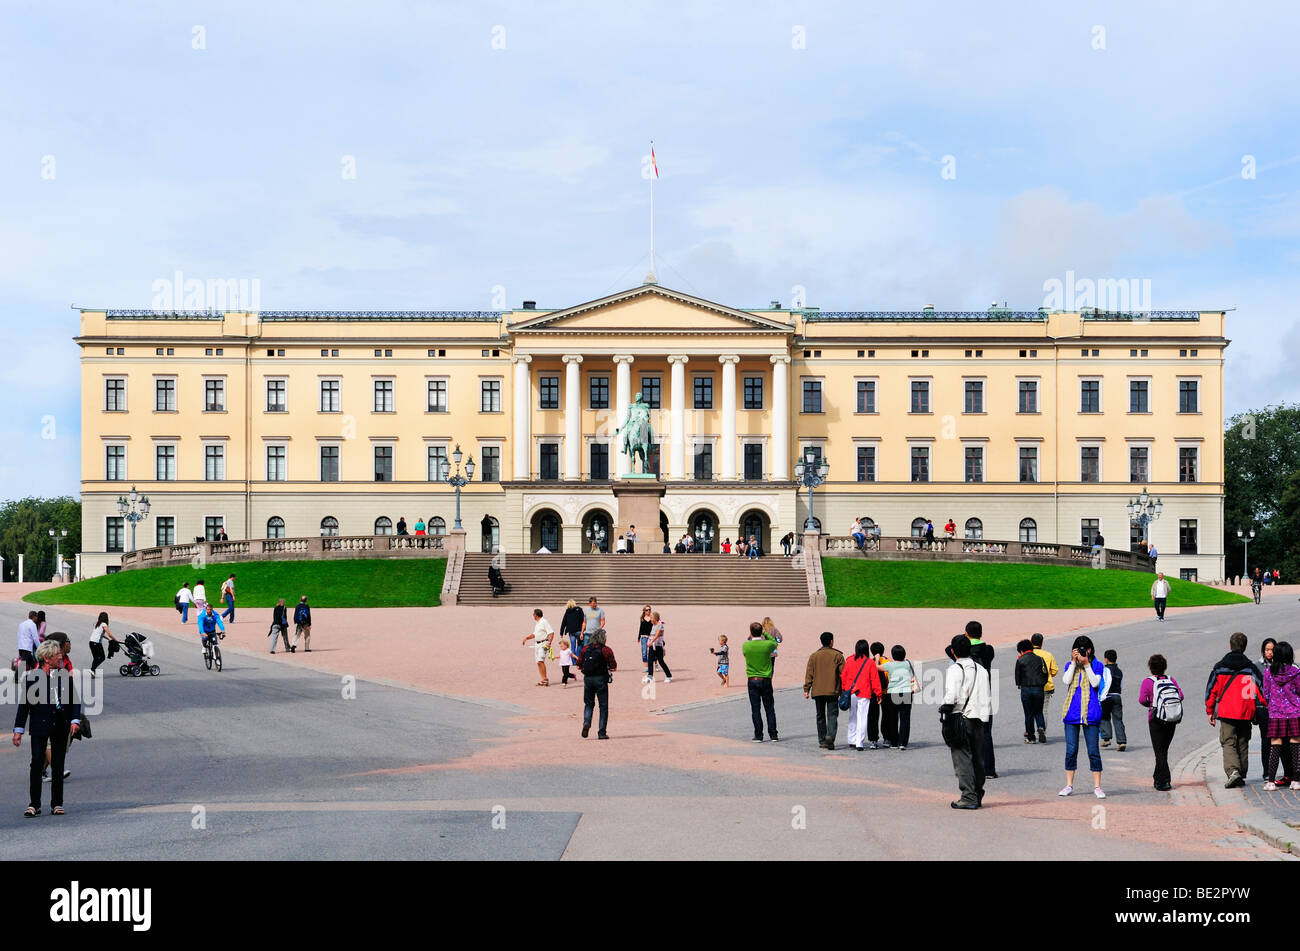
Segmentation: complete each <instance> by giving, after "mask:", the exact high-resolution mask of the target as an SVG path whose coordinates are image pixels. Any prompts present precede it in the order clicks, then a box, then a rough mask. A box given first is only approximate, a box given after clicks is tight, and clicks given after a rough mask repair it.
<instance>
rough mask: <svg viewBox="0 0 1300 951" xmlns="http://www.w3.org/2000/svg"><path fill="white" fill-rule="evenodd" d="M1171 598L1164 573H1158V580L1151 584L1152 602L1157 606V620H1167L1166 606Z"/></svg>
mask: <svg viewBox="0 0 1300 951" xmlns="http://www.w3.org/2000/svg"><path fill="white" fill-rule="evenodd" d="M1168 598H1169V582H1168V581H1166V580H1165V573H1164V572H1163V571H1160V572H1157V573H1156V580H1155V581H1153V582H1151V600H1152V601H1153V602H1154V603H1155V606H1156V620H1157V621H1163V620H1164V619H1165V604H1166V603H1168Z"/></svg>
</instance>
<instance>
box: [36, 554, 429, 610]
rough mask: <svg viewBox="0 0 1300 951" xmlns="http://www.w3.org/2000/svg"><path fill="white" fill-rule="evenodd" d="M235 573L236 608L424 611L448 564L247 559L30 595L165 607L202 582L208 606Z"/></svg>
mask: <svg viewBox="0 0 1300 951" xmlns="http://www.w3.org/2000/svg"><path fill="white" fill-rule="evenodd" d="M232 571H233V572H234V573H235V594H236V596H237V600H236V602H235V609H236V611H241V610H245V609H249V608H270V607H272V606H274V605H275V602H276V600H277V599H278V598H284V600H285V603H286V604H287V605H289V606H290V607H291V608H292V606H293V605H294V604H296V603H297V602H298V598H299V596H300V595H304V594H305V595H307V597H308V599H309V600H310V602H311V605H312V607H316V608H396V607H423V606H432V605H436V604H438V603H439V598H440V596H441V593H442V579H443V575H444V574H445V573H446V571H447V559H445V558H428V559H424V558H421V559H411V560H406V559H403V560H396V559H394V560H392V561H386V560H382V559H360V558H359V559H356V560H350V561H249V562H239V563H235V564H221V565H213V566H209V567H208V568H206V569H204V570H203V571H202V572H196V571H195V570H194V569H193V568H192V567H190V566H189V565H176V566H172V567H167V568H141V569H137V570H134V571H120V572H117V573H116V574H111V575H104V576H102V577H99V578H88V579H86V580H85V581H78V582H77V583H76V584H69V585H62V586H60V587H57V588H50V589H48V590H46V591H36V592H33V593H32V594H29V595H28V596H27V597H26V598H25V599H24V600H27V601H30V602H32V603H34V604H95V605H102V606H104V607H109V606H113V605H116V606H125V607H155V608H166V607H171V605H172V597H173V595H175V594H176V592H177V591H178V590H179V589H180V586H181V585H182V584H184V583H185V582H187V581H188V582H189V583H190V585H191V586H193V584H194V582H196V581H197V580H198V579H199V578H200V577H202V578H203V580H204V584H205V585H206V587H207V589H208V598H209V600H211V601H212V602H213V603H214V604H215V603H216V602H217V601H218V600H219V597H218V596H219V594H220V592H221V582H222V581H224V580H225V579H226V578H227V577H229V576H230V573H231V572H232Z"/></svg>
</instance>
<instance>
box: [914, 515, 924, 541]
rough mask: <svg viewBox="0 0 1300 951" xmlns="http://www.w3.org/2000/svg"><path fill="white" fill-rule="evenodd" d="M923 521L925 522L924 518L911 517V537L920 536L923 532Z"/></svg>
mask: <svg viewBox="0 0 1300 951" xmlns="http://www.w3.org/2000/svg"><path fill="white" fill-rule="evenodd" d="M925 522H926V520H925V519H923V518H914V519H912V537H913V538H920V537H921V536H922V535H924V534H925Z"/></svg>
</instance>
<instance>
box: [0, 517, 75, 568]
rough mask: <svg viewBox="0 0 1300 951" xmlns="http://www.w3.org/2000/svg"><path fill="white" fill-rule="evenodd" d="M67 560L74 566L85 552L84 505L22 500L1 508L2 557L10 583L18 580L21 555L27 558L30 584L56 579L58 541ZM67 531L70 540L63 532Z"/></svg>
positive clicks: (0, 554)
mask: <svg viewBox="0 0 1300 951" xmlns="http://www.w3.org/2000/svg"><path fill="white" fill-rule="evenodd" d="M51 529H52V530H53V531H54V533H55V534H56V535H59V540H58V549H59V554H60V555H61V556H63V559H64V561H66V562H68V563H69V564H73V563H74V559H73V557H72V556H73V555H75V554H77V553H78V552H79V551H81V503H80V502H78V501H77V500H76V499H73V498H69V497H67V496H63V497H61V498H56V499H18V500H17V501H10V502H5V503H4V504H3V505H0V557H2V558H4V574H5V580H6V581H17V580H18V556H19V555H26V556H27V557H26V558H25V560H24V577H25V580H27V581H48V580H49V579H50V578H52V577H54V570H55V568H54V549H55V544H54V539H53V538H51V537H50V530H51ZM65 529H66V530H67V532H68V535H67V537H66V538H65V537H63V536H62V535H61V534H59V533H61V532H62V531H63V530H65Z"/></svg>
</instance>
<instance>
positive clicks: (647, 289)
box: [509, 284, 794, 334]
mask: <svg viewBox="0 0 1300 951" xmlns="http://www.w3.org/2000/svg"><path fill="white" fill-rule="evenodd" d="M514 316H515V317H516V318H520V317H521V314H520V312H516V313H515V315H514ZM509 330H510V331H511V332H512V333H518V332H520V331H534V330H535V331H565V330H573V331H580V332H601V331H611V332H612V331H642V332H646V331H649V332H656V333H657V332H663V331H680V332H683V333H700V332H709V331H725V332H732V333H734V332H736V331H748V332H756V333H763V334H771V333H782V334H789V333H793V332H794V325H793V324H792V323H788V322H786V321H783V320H774V319H772V318H770V317H767V316H765V315H759V314H751V313H749V312H748V311H743V310H736V309H735V308H734V307H728V306H726V305H725V304H718V303H715V302H714V301H709V300H705V299H704V298H702V297H694V296H692V295H691V294H684V293H682V292H681V291H675V290H672V289H671V288H667V287H661V286H660V285H658V284H642V285H641V286H640V287H634V288H629V289H628V290H625V291H619V292H618V293H616V294H610V295H609V296H607V297H601V298H599V299H597V300H593V301H587V302H586V303H585V304H578V305H576V306H574V307H566V308H564V309H563V310H553V311H550V312H549V313H544V314H538V315H537V316H535V317H534V316H524V317H522V319H516V320H515V322H514V323H512V324H510V325H509Z"/></svg>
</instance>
